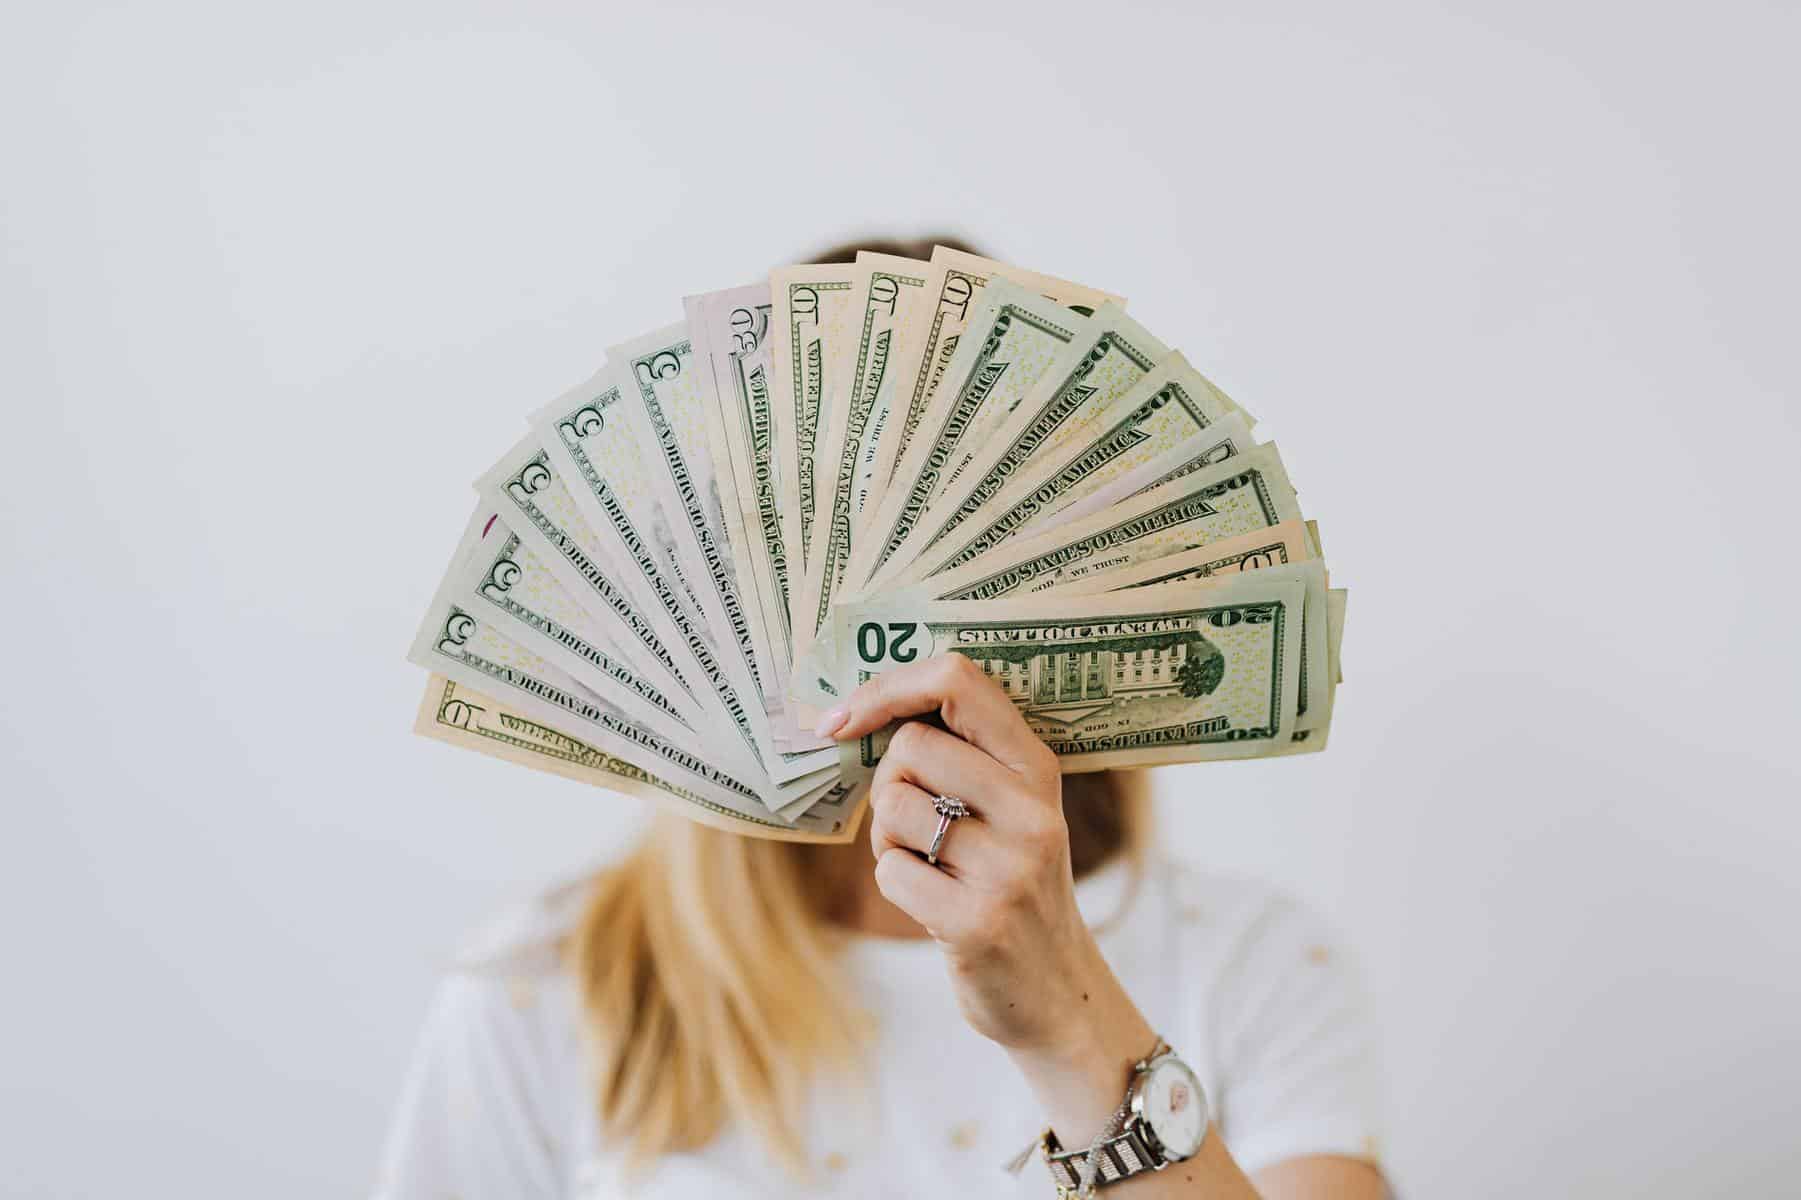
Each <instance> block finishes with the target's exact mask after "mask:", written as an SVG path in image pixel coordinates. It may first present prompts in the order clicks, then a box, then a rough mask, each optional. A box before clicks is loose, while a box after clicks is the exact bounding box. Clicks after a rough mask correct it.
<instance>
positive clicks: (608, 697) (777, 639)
mask: <svg viewBox="0 0 1801 1200" xmlns="http://www.w3.org/2000/svg"><path fill="white" fill-rule="evenodd" d="M684 310H685V319H684V320H683V321H681V322H679V323H677V324H674V325H671V326H669V327H667V328H664V329H659V330H658V331H656V332H655V333H651V334H648V335H646V336H644V337H640V338H637V339H634V340H632V341H628V342H624V343H621V344H620V345H617V346H614V347H612V348H611V349H610V350H609V351H608V352H607V360H606V365H605V366H604V367H603V368H602V369H601V370H600V371H599V372H598V373H597V374H596V375H594V377H593V378H591V379H589V380H588V381H587V382H585V383H583V384H581V385H580V386H579V387H576V388H574V389H572V390H570V391H569V392H567V393H565V394H564V395H562V396H560V397H558V398H557V399H556V400H555V401H553V402H552V403H550V404H548V405H546V406H544V407H542V408H539V409H538V410H537V411H536V412H534V413H531V414H530V417H529V422H528V423H529V431H528V432H527V433H526V434H525V436H524V437H522V438H521V439H520V440H519V442H518V443H517V444H516V445H515V446H513V447H512V448H511V449H510V450H508V451H507V452H506V454H505V455H503V456H502V457H501V459H500V461H499V462H498V463H496V464H495V465H494V466H493V468H492V469H491V470H490V471H488V472H487V474H485V475H484V476H482V478H481V479H480V480H479V481H478V483H477V485H476V491H477V496H478V499H477V503H476V506H475V510H474V512H473V513H472V514H471V516H470V518H469V523H468V525H467V526H466V527H465V529H464V531H463V536H462V539H461V541H460V542H459V543H458V544H457V548H456V553H455V557H454V558H453V560H452V562H451V564H450V568H449V571H448V573H447V574H446V575H445V577H444V580H443V582H442V584H441V585H440V586H439V588H438V591H437V594H436V596H435V597H434V599H433V600H432V604H431V609H430V611H429V612H428V613H427V614H426V616H425V619H424V621H423V623H422V624H421V626H420V629H419V634H418V637H417V639H416V640H415V642H414V644H413V648H412V653H411V656H410V657H411V659H412V661H413V662H415V663H416V664H418V665H419V666H421V667H424V668H425V669H426V670H427V671H428V672H430V673H431V679H430V681H429V683H428V685H427V689H426V695H425V699H424V701H423V703H422V705H421V707H420V710H419V718H418V724H417V729H418V731H419V732H421V733H424V734H426V735H428V736H431V737H434V738H437V739H440V740H443V741H448V742H451V743H454V744H457V745H461V746H466V747H470V748H473V749H477V750H480V751H483V752H484V753H487V754H490V755H494V756H497V757H500V758H504V759H508V760H511V761H513V762H518V763H522V764H525V765H529V766H533V767H538V768H541V769H545V770H549V771H554V772H557V773H559V774H563V775H567V776H570V777H573V778H577V779H581V780H585V781H587V782H590V783H594V784H598V785H600V786H602V787H605V788H608V789H611V790H613V791H616V792H622V793H626V794H630V795H634V796H639V797H644V798H649V799H653V800H655V801H657V802H658V803H661V804H665V805H670V806H674V807H676V808H678V809H679V810H680V811H682V812H684V813H685V814H687V815H689V816H691V817H693V818H694V819H696V820H699V821H703V822H706V823H708V824H712V825H716V826H720V827H723V828H727V829H731V830H733V831H736V832H741V833H745V834H749V835H752V836H758V837H775V838H785V839H790V840H800V841H837V840H845V839H848V838H849V837H851V836H853V834H854V832H855V829H856V826H857V818H858V814H859V810H860V808H861V806H862V804H863V803H864V800H865V798H866V796H867V793H868V783H869V779H870V776H871V774H872V773H873V770H874V767H875V765H876V763H877V762H879V761H880V759H881V755H882V751H883V747H884V745H885V743H886V734H883V733H878V734H874V735H871V736H869V737H866V738H863V739H860V740H857V741H852V742H846V743H844V744H842V745H840V744H838V743H835V742H832V741H830V740H828V739H822V738H819V737H816V736H815V735H814V733H813V730H814V728H815V725H816V724H817V722H818V719H819V717H820V715H821V713H822V712H823V711H825V710H827V709H828V708H830V707H831V706H833V705H834V704H836V703H837V701H838V699H839V698H840V697H843V696H845V695H847V694H848V693H849V692H850V691H851V690H852V689H854V688H855V687H856V686H857V685H858V684H859V683H861V682H863V681H864V680H867V679H868V678H870V677H871V676H872V675H874V674H876V673H878V672H881V671H884V670H889V669H892V668H894V667H897V666H901V665H904V664H906V663H911V662H916V661H919V660H921V659H924V658H928V657H930V656H932V655H935V654H943V653H947V652H948V653H954V654H961V655H964V656H966V657H967V658H969V659H970V660H972V661H973V662H974V663H975V664H976V665H977V666H979V667H980V669H981V670H982V671H983V673H984V674H986V675H987V676H988V677H989V678H990V679H992V680H993V681H994V682H995V683H996V684H998V685H999V686H1000V687H1001V688H1003V689H1005V691H1006V692H1007V694H1008V695H1009V696H1010V697H1012V699H1013V701H1014V703H1016V704H1017V705H1018V706H1019V708H1020V711H1021V714H1022V715H1023V717H1024V718H1025V720H1026V721H1027V722H1028V723H1029V724H1030V726H1031V728H1032V729H1033V730H1034V732H1036V733H1037V734H1038V736H1039V737H1041V738H1042V739H1043V740H1044V741H1045V742H1046V743H1047V744H1048V745H1049V746H1051V747H1052V749H1054V750H1055V751H1056V752H1057V753H1058V755H1059V756H1061V761H1062V762H1063V764H1064V769H1065V770H1066V771H1089V770H1101V769H1106V768H1115V767H1127V768H1129V767H1146V766H1153V765H1157V764H1162V763H1178V762H1194V761H1201V760H1212V759H1228V758H1249V757H1263V756H1274V755H1281V754H1293V753H1297V752H1304V751H1310V750H1317V749H1320V748H1321V747H1323V745H1324V743H1325V738H1326V732H1327V728H1328V724H1329V722H1330V720H1331V713H1332V704H1333V698H1334V693H1335V690H1336V685H1337V682H1338V679H1339V671H1338V658H1339V645H1340V641H1341V638H1342V634H1343V627H1344V593H1343V591H1341V590H1333V589H1329V588H1328V586H1327V577H1326V570H1325V566H1324V563H1323V561H1322V558H1321V550H1320V542H1319V535H1318V529H1317V527H1316V526H1315V525H1314V524H1313V523H1311V522H1308V521H1305V520H1304V519H1303V517H1302V515H1301V510H1300V507H1299V506H1298V504H1297V503H1296V500H1295V492H1294V489H1293V487H1292V486H1291V484H1290V483H1289V480H1288V476H1287V474H1286V472H1285V471H1284V469H1283V466H1282V459H1281V457H1280V456H1279V455H1278V454H1277V452H1276V447H1275V445H1274V444H1264V443H1259V442H1258V441H1257V440H1256V438H1255V437H1254V436H1253V434H1252V427H1253V424H1254V422H1253V419H1252V418H1251V417H1250V415H1249V414H1248V413H1246V412H1245V410H1244V409H1242V408H1240V407H1239V406H1238V405H1237V404H1236V403H1234V402H1233V401H1232V400H1231V399H1230V398H1229V397H1227V396H1226V395H1225V393H1223V392H1222V391H1221V390H1220V389H1219V388H1217V387H1215V386H1214V385H1213V384H1212V383H1210V382H1209V381H1208V380H1207V379H1206V378H1205V377H1203V376H1202V375H1201V374H1200V373H1199V372H1198V371H1197V370H1196V369H1195V368H1194V367H1193V366H1192V365H1190V363H1189V362H1188V361H1187V360H1186V359H1185V358H1184V357H1183V355H1182V353H1181V352H1180V351H1179V350H1176V349H1172V348H1171V347H1170V346H1169V345H1168V344H1166V343H1165V342H1164V341H1163V340H1162V339H1160V338H1159V337H1158V336H1157V335H1155V334H1153V333H1152V332H1151V331H1150V330H1148V329H1146V328H1145V327H1144V326H1143V325H1140V324H1139V323H1138V322H1137V321H1136V320H1135V319H1134V318H1132V317H1130V316H1128V315H1127V314H1126V304H1125V301H1124V300H1123V299H1121V298H1120V297H1118V296H1114V295H1110V294H1108V293H1106V292H1102V291H1098V290H1096V289H1094V288H1091V287H1084V286H1082V285H1080V284H1075V283H1070V282H1068V281H1066V280H1062V279H1056V278H1053V277H1050V276H1047V275H1040V274H1036V273H1034V272H1032V271H1026V270H1021V269H1019V268H1016V267H1012V266H1008V265H1005V264H1003V263H998V262H993V261H990V260H988V259H985V258H980V257H977V256H975V255H972V254H967V253H964V252H962V251H957V250H951V249H947V248H944V247H939V248H938V249H937V250H936V251H935V252H934V253H933V255H932V258H931V260H930V261H929V262H926V261H918V260H915V259H909V258H896V257H893V256H891V255H884V254H871V253H864V254H860V255H859V256H858V257H857V260H856V262H854V263H847V264H835V265H806V266H794V267H784V268H782V269H779V270H777V271H775V272H773V273H772V274H771V275H770V277H769V279H768V280H767V281H766V282H759V283H755V284H751V285H749V286H745V287H738V288H731V289H728V290H726V291H720V292H711V293H708V294H705V295H699V296H692V297H689V298H688V299H687V300H686V301H684Z"/></svg>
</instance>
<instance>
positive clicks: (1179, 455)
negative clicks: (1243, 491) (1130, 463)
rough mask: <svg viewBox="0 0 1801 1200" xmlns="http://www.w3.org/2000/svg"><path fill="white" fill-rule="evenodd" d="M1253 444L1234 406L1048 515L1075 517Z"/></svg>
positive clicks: (1092, 511) (1254, 442) (1142, 492)
mask: <svg viewBox="0 0 1801 1200" xmlns="http://www.w3.org/2000/svg"><path fill="white" fill-rule="evenodd" d="M1256 444H1257V440H1256V437H1255V436H1254V435H1253V434H1252V433H1251V432H1250V426H1249V425H1248V424H1246V422H1245V416H1244V413H1243V412H1242V411H1240V410H1238V409H1234V410H1233V411H1231V412H1229V413H1227V414H1226V415H1225V416H1223V417H1221V418H1220V419H1219V420H1218V421H1216V422H1214V423H1213V424H1212V425H1210V426H1208V427H1207V432H1206V434H1205V436H1202V437H1198V438H1195V439H1194V440H1193V441H1192V442H1190V443H1188V444H1186V445H1181V446H1174V447H1172V448H1170V449H1169V450H1167V451H1165V452H1164V453H1162V454H1159V455H1157V456H1156V457H1155V458H1152V459H1151V460H1150V461H1149V462H1146V463H1144V464H1143V465H1142V466H1138V467H1134V468H1132V469H1131V470H1129V471H1127V472H1125V473H1124V474H1122V475H1120V476H1118V477H1117V478H1114V479H1110V480H1108V481H1106V482H1105V483H1101V484H1098V485H1096V486H1094V487H1092V488H1088V489H1085V490H1083V491H1082V492H1080V493H1078V494H1075V495H1072V496H1070V497H1069V498H1068V502H1067V503H1065V504H1063V505H1062V506H1061V507H1059V508H1057V509H1056V511H1055V513H1054V514H1048V515H1054V516H1055V517H1056V518H1057V519H1058V520H1059V521H1079V520H1081V519H1082V518H1084V517H1087V516H1091V515H1092V514H1094V513H1097V512H1100V511H1101V510H1102V509H1106V508H1112V507H1113V506H1114V505H1116V504H1120V503H1123V502H1124V501H1127V500H1130V499H1133V498H1134V497H1137V496H1142V495H1144V493H1146V492H1148V491H1150V490H1151V489H1152V488H1157V487H1162V486H1163V485H1164V484H1166V483H1173V482H1174V481H1176V480H1178V479H1180V478H1182V477H1183V476H1184V475H1192V474H1194V473H1195V472H1196V471H1199V470H1203V469H1205V468H1207V467H1211V466H1213V465H1214V464H1215V463H1220V462H1224V461H1225V460H1226V459H1228V458H1230V457H1232V455H1234V454H1242V453H1244V451H1245V450H1247V449H1249V448H1250V447H1251V446H1254V445H1256ZM1036 519H1037V518H1034V520H1036Z"/></svg>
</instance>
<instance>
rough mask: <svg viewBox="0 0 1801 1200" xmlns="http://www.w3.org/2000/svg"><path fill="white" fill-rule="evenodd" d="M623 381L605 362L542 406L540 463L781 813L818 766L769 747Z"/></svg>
mask: <svg viewBox="0 0 1801 1200" xmlns="http://www.w3.org/2000/svg"><path fill="white" fill-rule="evenodd" d="M629 378H630V377H629V376H628V374H627V373H626V372H625V371H624V370H623V369H622V368H621V365H620V364H617V363H615V364H611V365H610V366H609V369H608V370H606V371H604V372H602V373H601V374H600V375H598V376H596V377H595V378H593V379H591V380H589V381H588V382H587V383H586V384H584V385H582V386H581V387H578V388H575V389H573V390H571V391H569V392H567V393H565V394H564V395H563V396H561V397H559V398H558V399H557V400H556V401H554V402H552V403H551V404H549V405H547V406H545V407H544V408H542V409H540V410H539V411H538V412H537V413H536V414H534V415H533V417H532V427H533V429H534V431H535V432H536V434H537V437H538V443H539V446H540V448H541V449H542V450H543V452H544V455H545V461H546V463H547V464H548V465H549V466H550V467H552V468H553V469H554V474H555V475H556V477H557V478H558V479H559V480H560V481H561V482H562V483H563V484H564V485H565V487H566V488H567V490H568V492H569V494H570V495H571V496H572V497H573V499H574V502H575V506H576V508H577V510H579V511H580V512H581V514H582V516H583V517H584V518H585V519H586V521H587V525H588V527H589V528H590V529H591V530H593V531H594V532H595V533H596V534H597V535H598V536H599V538H600V546H599V547H598V554H599V557H601V558H603V559H604V560H606V561H608V562H611V563H614V564H617V567H618V571H619V574H620V575H621V576H623V577H624V578H625V580H626V583H627V586H628V587H629V588H630V589H631V590H632V592H633V593H634V594H635V595H636V597H637V599H638V603H639V604H640V606H641V608H642V610H643V613H644V615H645V617H646V618H647V619H648V620H650V621H651V622H652V623H653V624H655V625H656V626H657V628H658V629H659V630H660V631H661V632H662V634H663V640H664V643H665V644H666V645H667V646H669V648H670V649H671V650H672V651H673V652H674V653H675V655H676V657H677V661H678V662H679V663H680V664H681V669H682V671H683V673H684V674H685V675H686V676H687V677H688V678H689V679H690V680H692V681H694V684H695V690H697V691H701V692H709V691H710V692H711V693H712V696H713V699H714V701H715V704H716V711H717V712H720V713H721V714H722V715H723V716H724V717H725V718H726V719H727V720H728V721H729V722H730V725H729V726H726V727H725V728H728V729H730V730H732V731H735V732H736V733H737V735H738V738H739V739H740V740H741V741H742V743H743V744H744V745H746V746H748V747H749V749H750V751H751V753H752V754H753V755H754V756H755V757H756V759H757V760H758V762H759V763H760V764H761V769H762V770H763V771H764V772H766V773H767V777H768V778H769V780H770V782H771V787H772V788H773V790H774V792H775V793H778V794H779V795H780V797H781V798H780V799H779V800H778V801H774V802H772V804H771V807H772V808H779V807H780V806H781V805H782V804H785V803H787V801H788V800H789V799H791V798H792V797H793V795H795V794H796V792H797V789H798V785H796V784H795V783H794V780H796V779H798V778H799V777H800V776H802V775H804V774H806V773H808V772H810V771H812V770H814V769H816V766H815V764H814V763H812V762H806V761H796V760H794V759H792V758H789V757H784V756H783V755H782V754H781V753H779V752H777V751H776V750H775V748H774V745H773V742H772V740H771V738H770V735H769V727H768V722H767V719H766V717H765V714H764V713H763V710H762V706H761V703H760V702H759V701H758V699H757V692H756V686H755V682H754V680H753V678H752V676H751V673H750V671H749V669H748V667H747V665H746V663H745V661H744V659H743V657H742V655H740V654H739V653H738V650H737V647H736V644H735V640H736V638H735V635H736V632H737V631H736V630H733V629H732V628H731V627H730V626H729V625H724V626H715V625H713V624H712V623H711V622H710V621H709V620H708V619H707V616H706V608H707V604H706V601H705V599H704V595H705V592H706V590H707V589H708V587H709V586H710V580H709V579H708V577H707V576H706V575H704V574H703V573H701V572H696V571H689V570H686V569H684V567H683V563H684V562H692V561H694V552H692V551H684V550H683V549H682V547H681V543H682V542H683V541H685V540H688V539H691V538H692V532H691V530H690V528H689V525H688V521H687V518H686V516H685V515H683V514H682V513H681V512H680V511H672V509H673V508H674V507H675V506H674V505H672V504H667V503H665V501H664V491H663V489H662V487H661V486H660V485H659V482H658V478H657V476H658V473H659V472H661V471H664V470H666V467H665V465H664V459H663V455H662V451H661V449H660V448H658V449H656V452H655V453H654V454H653V453H648V452H647V449H650V448H653V447H657V446H658V442H657V434H656V433H655V432H653V431H652V429H651V428H650V424H649V421H648V419H647V417H646V416H645V414H644V411H643V409H642V408H641V407H640V406H639V405H638V404H636V403H632V402H631V401H632V399H633V398H634V397H633V392H634V391H635V389H636V386H637V385H636V384H634V383H631V382H629ZM628 389H632V390H630V391H628ZM520 532H521V533H524V531H523V530H520ZM578 596H579V593H578ZM722 630H723V631H724V632H723V633H722ZM768 794H769V793H765V795H766V796H767V795H768Z"/></svg>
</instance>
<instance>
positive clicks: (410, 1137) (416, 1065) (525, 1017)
mask: <svg viewBox="0 0 1801 1200" xmlns="http://www.w3.org/2000/svg"><path fill="white" fill-rule="evenodd" d="M586 891H587V886H586V884H585V883H576V884H570V885H564V886H560V887H557V888H553V889H550V890H548V891H546V892H543V893H541V894H539V895H537V896H533V897H531V898H529V899H527V900H524V901H520V902H517V903H514V904H510V905H507V906H506V907H505V908H503V909H502V910H500V911H499V912H497V913H496V914H495V915H494V916H492V917H491V918H489V919H488V920H486V921H483V922H482V923H481V924H480V925H479V926H478V927H477V928H476V929H475V930H474V931H472V932H471V933H470V934H469V935H468V936H466V937H465V938H464V939H463V940H462V944H461V945H460V947H459V948H458V949H457V951H456V952H455V954H454V955H453V956H452V957H451V959H450V961H449V962H448V963H447V964H445V967H444V969H443V971H442V972H441V974H440V976H439V979H438V983H437V987H436V990H435V992H434V994H433V996H432V1000H431V1005H430V1009H429V1012H428V1014H427V1016H426V1019H425V1023H424V1027H423V1029H422V1030H421V1031H420V1034H419V1038H418V1041H417V1044H416V1047H415V1050H414V1054H413V1060H412V1065H411V1067H410V1069H409V1071H408V1075H407V1080H406V1084H405V1087H404V1089H403V1091H402V1093H401V1099H400V1103H399V1105H398V1107H397V1109H396V1112H395V1114H394V1118H393V1123H392V1125H391V1126H390V1131H389V1136H388V1144H387V1150H386V1153H385V1155H384V1160H383V1161H384V1167H383V1184H382V1186H381V1187H380V1188H379V1189H378V1191H377V1194H378V1195H380V1196H383V1197H412V1196H439V1195H451V1194H455V1195H462V1194H484V1195H513V1196H521V1197H527V1196H552V1195H562V1194H563V1190H562V1187H563V1184H564V1183H565V1182H566V1176H567V1161H566V1158H565V1153H564V1150H563V1149H559V1147H568V1146H570V1145H571V1144H572V1142H571V1139H570V1129H571V1117H570V1114H572V1113H575V1112H578V1111H580V1105H581V1103H582V1098H583V1096H584V1094H585V1089H586V1083H585V1080H584V1079H583V1078H582V1075H581V1064H582V1062H583V1059H582V1055H581V1052H580V1037H581V1034H580V1029H581V1025H580V1004H579V1000H578V998H577V996H576V991H575V988H574V986H573V984H572V982H571V980H570V979H569V977H568V975H567V973H566V972H565V971H564V970H563V969H562V954H561V946H562V943H563V941H564V939H565V937H566V936H567V934H568V932H569V931H570V930H571V928H572V927H573V923H574V922H575V921H576V920H577V919H579V916H580V913H581V910H582V900H583V898H584V896H585V893H586Z"/></svg>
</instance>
